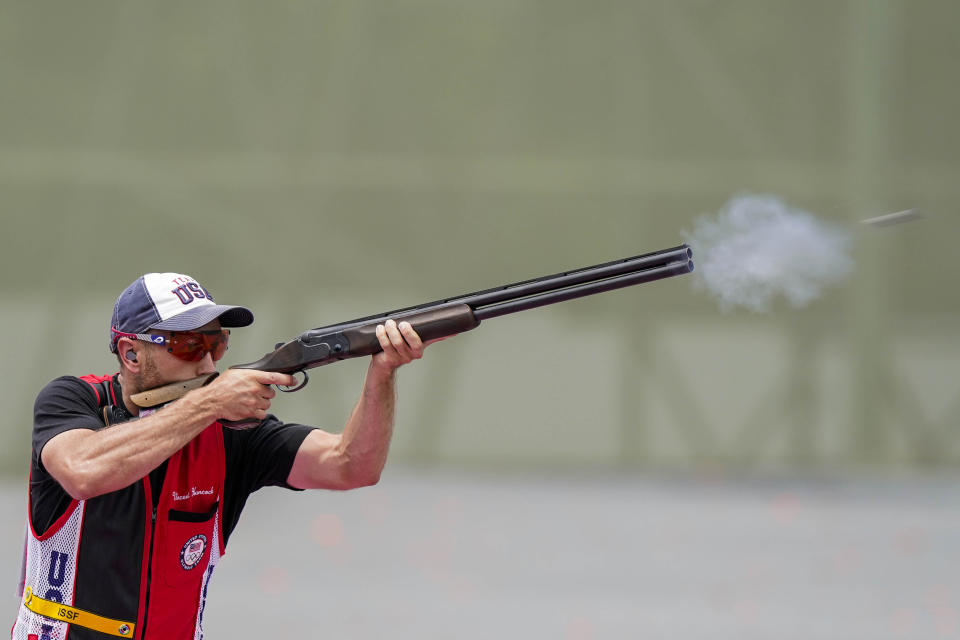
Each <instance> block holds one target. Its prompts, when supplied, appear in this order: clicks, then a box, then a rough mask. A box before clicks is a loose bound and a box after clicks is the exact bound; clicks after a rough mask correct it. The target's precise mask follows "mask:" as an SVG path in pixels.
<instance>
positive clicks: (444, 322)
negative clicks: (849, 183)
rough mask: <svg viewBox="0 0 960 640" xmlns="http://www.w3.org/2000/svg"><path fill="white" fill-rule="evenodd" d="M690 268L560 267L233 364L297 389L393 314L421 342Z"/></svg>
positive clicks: (361, 350) (152, 393)
mask: <svg viewBox="0 0 960 640" xmlns="http://www.w3.org/2000/svg"><path fill="white" fill-rule="evenodd" d="M691 271H693V251H692V250H691V249H690V247H689V246H688V245H686V244H683V245H680V246H679V247H673V248H671V249H664V250H663V251H655V252H653V253H645V254H643V255H639V256H634V257H632V258H623V259H620V260H613V261H611V262H604V263H602V264H597V265H594V266H592V267H583V268H581V269H574V270H573V271H564V272H561V273H556V274H554V275H550V276H543V277H542V278H534V279H532V280H524V281H522V282H515V283H513V284H508V285H503V286H499V287H494V288H492V289H485V290H483V291H476V292H474V293H468V294H464V295H460V296H456V297H453V298H444V299H442V300H436V301H434V302H427V303H425V304H421V305H417V306H414V307H405V308H403V309H395V310H393V311H388V312H386V313H378V314H375V315H372V316H367V317H365V318H357V319H356V320H350V321H348V322H342V323H340V324H334V325H330V326H326V327H320V328H318V329H311V330H309V331H305V332H303V333H301V334H300V335H299V336H297V337H296V338H294V339H293V340H291V341H290V342H287V343H278V344H277V345H276V348H275V349H274V350H273V351H271V352H270V353H268V354H266V355H264V356H263V357H262V358H260V359H259V360H257V361H255V362H248V363H246V364H235V365H233V366H232V367H230V368H231V369H258V370H260V371H278V372H281V373H289V374H293V375H297V374H302V375H303V380H302V381H300V383H299V384H298V385H297V386H296V387H291V388H283V387H281V388H280V390H281V391H285V392H291V391H298V390H300V389H302V388H303V387H304V386H306V384H307V382H308V381H309V380H310V378H309V376H308V375H307V369H312V368H314V367H319V366H322V365H325V364H330V363H332V362H337V361H339V360H346V359H347V358H358V357H360V356H367V355H372V354H374V353H377V352H379V351H381V348H380V342H379V341H378V340H377V336H376V327H377V325H378V324H383V323H384V322H385V321H386V320H388V319H390V318H393V319H394V320H396V321H397V322H399V321H401V320H406V321H407V322H409V323H410V324H411V325H412V326H413V328H414V330H416V332H417V334H419V336H420V338H421V339H423V341H424V342H426V341H427V340H433V339H435V338H444V337H447V336H452V335H455V334H458V333H463V332H464V331H469V330H471V329H475V328H476V327H477V326H479V324H480V323H481V322H482V321H484V320H489V319H490V318H497V317H500V316H505V315H507V314H510V313H516V312H518V311H526V310H528V309H535V308H536V307H543V306H545V305H549V304H556V303H557V302H563V301H564V300H573V299H574V298H582V297H584V296H591V295H594V294H597V293H602V292H604V291H612V290H614V289H621V288H623V287H630V286H633V285H636V284H642V283H645V282H652V281H654V280H662V279H663V278H670V277H672V276H679V275H683V274H685V273H690V272H691ZM216 375H217V374H212V375H210V376H200V377H199V378H194V379H192V380H186V381H184V382H177V383H173V384H169V385H166V386H163V387H157V388H156V389H151V390H149V391H144V392H142V393H138V394H135V395H133V396H132V400H133V402H135V403H136V404H137V405H138V406H140V407H144V408H147V407H154V406H157V405H160V404H165V403H167V402H170V401H172V400H175V399H177V398H179V397H181V396H183V395H184V394H186V393H187V391H190V390H191V389H196V388H198V387H201V386H203V385H205V384H207V383H209V382H210V381H211V380H213V378H215V377H216Z"/></svg>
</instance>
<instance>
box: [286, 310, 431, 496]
mask: <svg viewBox="0 0 960 640" xmlns="http://www.w3.org/2000/svg"><path fill="white" fill-rule="evenodd" d="M377 338H378V339H379V341H380V344H381V346H382V347H383V351H382V352H381V353H378V354H376V355H375V356H373V357H372V358H371V360H370V366H369V368H368V369H367V376H366V379H365V380H364V383H363V390H362V391H361V393H360V400H359V401H358V402H357V405H356V407H354V409H353V412H352V413H351V414H350V418H349V419H348V420H347V424H346V426H345V427H344V430H343V433H341V434H332V433H327V432H325V431H321V430H315V431H313V432H311V433H310V435H308V436H307V438H306V439H305V440H304V441H303V444H301V445H300V449H299V450H298V451H297V456H296V459H295V461H294V464H293V468H292V469H291V470H290V475H289V477H288V480H287V482H288V483H289V484H290V486H293V487H296V488H298V489H353V488H357V487H363V486H369V485H372V484H376V483H377V482H378V481H379V479H380V473H381V471H383V467H384V466H385V465H386V462H387V453H388V451H389V448H390V439H391V437H392V435H393V421H394V406H395V404H396V370H397V368H398V367H400V366H402V365H404V364H407V363H408V362H411V361H412V360H415V359H418V358H420V357H422V356H423V350H424V348H425V346H426V345H425V344H424V343H423V342H422V341H421V340H420V337H419V336H418V335H417V333H416V332H415V331H414V330H413V327H411V326H410V324H409V323H407V322H401V323H400V325H399V326H398V325H397V324H396V323H395V322H394V321H393V320H388V321H387V322H386V323H385V324H384V325H380V326H378V327H377Z"/></svg>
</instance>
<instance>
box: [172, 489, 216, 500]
mask: <svg viewBox="0 0 960 640" xmlns="http://www.w3.org/2000/svg"><path fill="white" fill-rule="evenodd" d="M171 495H172V496H173V499H174V500H189V499H190V498H192V497H194V496H212V495H213V487H210V488H209V489H206V490H201V489H197V488H196V487H191V488H190V492H189V493H177V492H176V491H173V492H171Z"/></svg>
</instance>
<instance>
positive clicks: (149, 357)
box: [133, 351, 163, 393]
mask: <svg viewBox="0 0 960 640" xmlns="http://www.w3.org/2000/svg"><path fill="white" fill-rule="evenodd" d="M141 357H142V359H143V365H142V366H141V367H140V371H138V372H137V373H136V374H135V375H134V376H133V386H134V391H133V393H140V392H141V391H147V390H149V389H155V388H156V387H159V386H161V385H162V384H163V381H162V380H161V379H160V372H159V371H158V370H157V363H156V362H155V361H154V359H153V354H151V353H150V352H149V351H146V352H144V353H142V354H141Z"/></svg>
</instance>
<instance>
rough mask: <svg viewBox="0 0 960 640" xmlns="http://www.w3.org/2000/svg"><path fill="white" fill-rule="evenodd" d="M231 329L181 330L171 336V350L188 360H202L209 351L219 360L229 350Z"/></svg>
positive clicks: (175, 354) (178, 356)
mask: <svg viewBox="0 0 960 640" xmlns="http://www.w3.org/2000/svg"><path fill="white" fill-rule="evenodd" d="M229 338H230V331H229V330H227V329H221V330H220V331H180V332H177V333H174V334H173V335H172V336H171V337H170V348H169V351H170V353H172V354H173V355H174V356H176V357H177V358H180V359H181V360H186V361H187V362H196V361H198V360H202V359H203V357H204V356H205V355H207V354H208V353H209V354H210V355H212V356H213V359H214V360H219V359H220V358H222V357H223V354H224V353H225V352H226V351H227V342H228V341H229Z"/></svg>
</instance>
